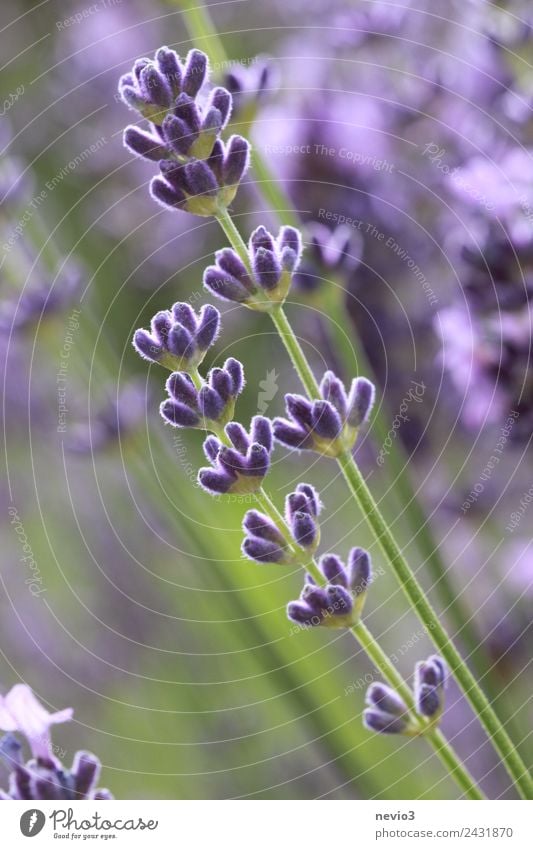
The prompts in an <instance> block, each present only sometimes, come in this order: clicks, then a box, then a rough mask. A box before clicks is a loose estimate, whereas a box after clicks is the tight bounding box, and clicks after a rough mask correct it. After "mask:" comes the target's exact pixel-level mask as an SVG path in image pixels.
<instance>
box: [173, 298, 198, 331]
mask: <svg viewBox="0 0 533 849" xmlns="http://www.w3.org/2000/svg"><path fill="white" fill-rule="evenodd" d="M172 316H173V318H174V321H177V323H178V324H183V326H184V327H185V328H186V329H187V330H188V331H189V333H191V334H193V335H194V334H195V333H196V331H197V323H196V316H195V314H194V310H193V308H192V307H191V305H190V304H187V303H185V302H184V301H178V302H177V303H175V304H173V306H172Z"/></svg>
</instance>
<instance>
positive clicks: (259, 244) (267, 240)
mask: <svg viewBox="0 0 533 849" xmlns="http://www.w3.org/2000/svg"><path fill="white" fill-rule="evenodd" d="M260 248H263V249H264V250H266V251H270V253H274V252H275V245H274V239H273V238H272V236H271V235H270V233H269V232H268V230H267V229H266V227H263V225H262V224H261V225H260V226H259V227H257V228H256V229H255V230H254V231H253V233H252V235H251V236H250V255H251V259H252V261H253V257H254V254H255V253H256V252H257V251H258V250H259V249H260Z"/></svg>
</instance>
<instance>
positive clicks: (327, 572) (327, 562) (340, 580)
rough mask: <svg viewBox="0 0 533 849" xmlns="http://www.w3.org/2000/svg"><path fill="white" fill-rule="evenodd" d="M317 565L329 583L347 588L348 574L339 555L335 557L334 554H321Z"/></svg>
mask: <svg viewBox="0 0 533 849" xmlns="http://www.w3.org/2000/svg"><path fill="white" fill-rule="evenodd" d="M319 566H320V571H321V572H322V574H323V575H324V577H325V578H326V580H327V582H328V583H329V584H338V585H339V586H341V587H344V588H345V589H348V586H349V584H348V576H347V575H346V570H345V569H344V566H343V563H342V560H341V559H340V557H337V555H336V554H323V555H322V557H321V558H320V561H319Z"/></svg>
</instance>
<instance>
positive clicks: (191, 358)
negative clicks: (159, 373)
mask: <svg viewBox="0 0 533 849" xmlns="http://www.w3.org/2000/svg"><path fill="white" fill-rule="evenodd" d="M219 330H220V313H219V311H218V310H217V309H216V308H215V307H213V306H211V304H206V305H205V306H203V307H202V309H201V310H200V313H199V315H196V313H195V312H194V310H193V308H192V307H191V306H190V305H189V304H187V303H184V302H178V303H175V304H174V306H173V307H172V309H171V310H163V311H162V312H158V313H156V315H155V316H154V317H153V319H152V322H151V332H149V331H147V330H136V331H135V334H134V336H133V347H134V348H135V350H136V351H137V353H138V354H140V356H141V357H142V358H143V359H145V360H148V361H149V362H152V363H159V364H160V365H162V366H164V367H165V368H168V369H170V371H180V370H185V371H190V370H194V369H196V368H197V367H198V365H199V364H200V363H201V362H202V360H203V358H204V356H205V353H206V351H207V350H208V349H209V348H210V347H211V345H213V344H214V343H215V341H216V339H217V336H218V333H219Z"/></svg>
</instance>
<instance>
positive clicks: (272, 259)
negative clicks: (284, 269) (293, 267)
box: [252, 247, 281, 291]
mask: <svg viewBox="0 0 533 849" xmlns="http://www.w3.org/2000/svg"><path fill="white" fill-rule="evenodd" d="M252 267H253V272H254V276H255V279H256V280H257V282H258V283H259V285H260V286H261V287H262V288H263V289H266V290H267V291H270V290H272V289H275V288H276V286H277V285H278V283H279V280H280V277H281V265H280V263H279V260H278V258H277V256H276V254H275V253H274V251H269V250H266V248H262V247H261V248H258V249H257V250H256V251H255V253H254V257H253V265H252Z"/></svg>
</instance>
